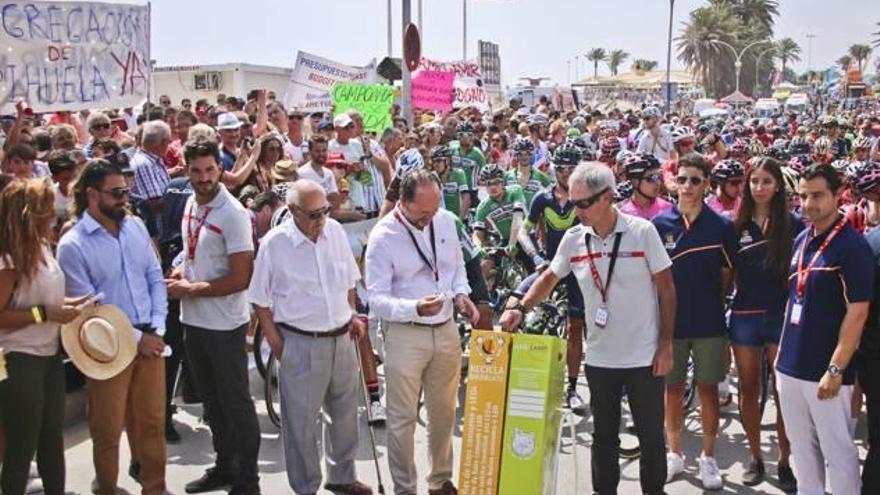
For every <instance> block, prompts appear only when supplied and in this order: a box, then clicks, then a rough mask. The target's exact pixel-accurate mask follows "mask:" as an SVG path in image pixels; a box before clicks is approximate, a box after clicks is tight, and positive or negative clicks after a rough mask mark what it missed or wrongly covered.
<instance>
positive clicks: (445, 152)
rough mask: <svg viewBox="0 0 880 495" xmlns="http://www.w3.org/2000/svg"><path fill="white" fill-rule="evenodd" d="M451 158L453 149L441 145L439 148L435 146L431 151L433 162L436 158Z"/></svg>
mask: <svg viewBox="0 0 880 495" xmlns="http://www.w3.org/2000/svg"><path fill="white" fill-rule="evenodd" d="M450 157H452V149H451V148H450V147H449V146H446V145H443V144H441V145H439V146H434V148H433V149H431V159H432V160H433V159H435V158H450Z"/></svg>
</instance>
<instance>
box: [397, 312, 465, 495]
mask: <svg viewBox="0 0 880 495" xmlns="http://www.w3.org/2000/svg"><path fill="white" fill-rule="evenodd" d="M385 355H386V359H385V386H386V401H387V406H388V407H387V414H388V428H387V431H388V433H387V435H388V465H389V468H390V470H391V478H392V480H393V481H394V493H395V495H415V493H416V488H417V485H418V475H417V473H416V465H415V460H414V452H413V450H414V447H413V443H414V439H413V435H414V434H415V429H416V421H417V419H418V407H419V392H420V391H421V390H424V392H425V412H426V414H427V420H428V421H427V430H428V461H429V463H430V465H431V472H430V473H429V474H428V478H427V481H428V488H429V489H432V490H433V489H437V488H440V487H441V486H442V485H443V483H444V482H446V481H451V480H452V463H453V459H452V434H453V429H454V427H455V407H456V397H457V392H458V385H459V379H460V377H461V347H460V340H459V336H458V330H457V329H456V326H455V322H454V321H449V322H447V323H446V324H444V325H442V326H439V327H434V328H429V327H422V326H417V325H411V324H406V323H395V322H389V323H388V331H387V332H386V336H385Z"/></svg>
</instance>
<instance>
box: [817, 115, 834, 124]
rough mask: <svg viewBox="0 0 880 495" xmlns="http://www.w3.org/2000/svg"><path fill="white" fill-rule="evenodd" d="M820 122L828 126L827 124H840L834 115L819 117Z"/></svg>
mask: <svg viewBox="0 0 880 495" xmlns="http://www.w3.org/2000/svg"><path fill="white" fill-rule="evenodd" d="M819 123H820V124H821V125H822V127H827V126H835V127H836V126H837V125H838V122H837V119H836V118H834V116H833V115H825V116H823V117H822V118H821V119H819Z"/></svg>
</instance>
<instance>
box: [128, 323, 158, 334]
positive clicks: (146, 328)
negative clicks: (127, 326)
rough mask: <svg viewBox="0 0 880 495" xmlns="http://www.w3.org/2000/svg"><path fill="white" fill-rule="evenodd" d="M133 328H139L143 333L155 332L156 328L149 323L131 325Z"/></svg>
mask: <svg viewBox="0 0 880 495" xmlns="http://www.w3.org/2000/svg"><path fill="white" fill-rule="evenodd" d="M132 326H133V327H134V328H135V329H137V330H140V331H141V332H143V333H156V329H154V328H153V327H152V325H150V324H149V323H144V324H143V325H132Z"/></svg>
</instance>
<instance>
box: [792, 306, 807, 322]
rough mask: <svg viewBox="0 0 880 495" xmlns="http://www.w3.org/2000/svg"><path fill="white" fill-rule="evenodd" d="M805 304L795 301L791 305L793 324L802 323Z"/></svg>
mask: <svg viewBox="0 0 880 495" xmlns="http://www.w3.org/2000/svg"><path fill="white" fill-rule="evenodd" d="M803 309H804V306H803V305H802V304H801V303H794V304H792V305H791V318H790V319H789V321H791V324H792V325H800V324H801V311H803Z"/></svg>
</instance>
